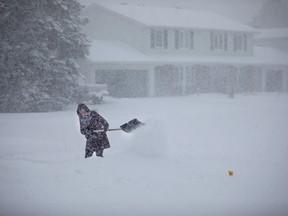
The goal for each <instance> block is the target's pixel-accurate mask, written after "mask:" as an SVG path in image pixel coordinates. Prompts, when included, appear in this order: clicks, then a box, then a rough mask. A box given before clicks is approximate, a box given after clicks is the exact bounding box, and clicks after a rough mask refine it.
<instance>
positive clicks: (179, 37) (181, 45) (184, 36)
mask: <svg viewBox="0 0 288 216" xmlns="http://www.w3.org/2000/svg"><path fill="white" fill-rule="evenodd" d="M193 46H194V32H193V31H178V30H176V31H175V48H176V49H193V48H194V47H193Z"/></svg>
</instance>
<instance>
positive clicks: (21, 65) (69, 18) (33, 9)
mask: <svg viewBox="0 0 288 216" xmlns="http://www.w3.org/2000/svg"><path fill="white" fill-rule="evenodd" d="M81 9H82V6H81V5H80V4H79V3H78V2H77V1H75V0H28V1H27V0H0V14H1V16H0V35H1V36H0V111H1V112H39V111H40V112H41V111H53V110H60V109H61V108H62V107H63V105H65V104H67V103H69V102H70V101H71V99H72V96H73V93H74V91H75V88H77V86H78V83H79V78H80V77H81V76H80V73H79V72H78V70H77V67H76V64H75V61H76V60H78V59H81V58H85V56H86V55H87V54H88V45H89V44H88V41H87V39H86V37H85V35H83V34H82V33H81V32H80V30H81V25H82V24H84V21H83V19H82V18H81V15H80V14H81Z"/></svg>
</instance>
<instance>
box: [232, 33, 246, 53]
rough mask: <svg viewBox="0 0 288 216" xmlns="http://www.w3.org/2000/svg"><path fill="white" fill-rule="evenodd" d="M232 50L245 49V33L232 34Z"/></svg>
mask: <svg viewBox="0 0 288 216" xmlns="http://www.w3.org/2000/svg"><path fill="white" fill-rule="evenodd" d="M233 50H234V51H238V50H242V51H247V35H246V34H240V33H237V34H234V37H233Z"/></svg>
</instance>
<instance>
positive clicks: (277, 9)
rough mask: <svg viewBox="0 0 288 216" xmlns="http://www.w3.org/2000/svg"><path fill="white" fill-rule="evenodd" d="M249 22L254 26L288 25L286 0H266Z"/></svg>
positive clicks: (276, 26)
mask: <svg viewBox="0 0 288 216" xmlns="http://www.w3.org/2000/svg"><path fill="white" fill-rule="evenodd" d="M250 24H251V25H252V26H254V27H256V28H283V27H288V1H287V0H267V1H266V2H264V4H263V7H262V9H261V10H260V11H259V13H258V14H257V15H256V16H255V17H254V18H253V20H252V22H251V23H250Z"/></svg>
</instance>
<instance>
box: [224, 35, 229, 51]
mask: <svg viewBox="0 0 288 216" xmlns="http://www.w3.org/2000/svg"><path fill="white" fill-rule="evenodd" d="M224 50H225V51H227V50H228V36H227V33H225V34H224Z"/></svg>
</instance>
